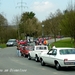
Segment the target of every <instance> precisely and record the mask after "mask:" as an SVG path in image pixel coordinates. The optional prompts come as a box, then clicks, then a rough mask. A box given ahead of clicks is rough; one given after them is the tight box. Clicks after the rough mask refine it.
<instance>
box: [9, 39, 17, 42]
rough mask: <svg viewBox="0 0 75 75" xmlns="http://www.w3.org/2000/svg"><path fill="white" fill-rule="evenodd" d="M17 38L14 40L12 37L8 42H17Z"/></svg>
mask: <svg viewBox="0 0 75 75" xmlns="http://www.w3.org/2000/svg"><path fill="white" fill-rule="evenodd" d="M15 41H16V40H14V39H10V40H8V42H15Z"/></svg>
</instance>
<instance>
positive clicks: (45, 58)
mask: <svg viewBox="0 0 75 75" xmlns="http://www.w3.org/2000/svg"><path fill="white" fill-rule="evenodd" d="M51 53H52V50H49V51H48V52H47V53H44V55H43V60H44V61H45V63H50V54H51Z"/></svg>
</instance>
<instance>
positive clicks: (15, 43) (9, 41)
mask: <svg viewBox="0 0 75 75" xmlns="http://www.w3.org/2000/svg"><path fill="white" fill-rule="evenodd" d="M16 45H17V41H16V39H9V40H8V41H7V43H6V46H16Z"/></svg>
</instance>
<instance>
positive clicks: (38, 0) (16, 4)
mask: <svg viewBox="0 0 75 75" xmlns="http://www.w3.org/2000/svg"><path fill="white" fill-rule="evenodd" d="M21 1H22V6H23V7H22V10H21V8H20V7H21ZM71 1H72V2H73V3H74V2H75V1H74V0H0V13H1V14H3V15H4V16H5V17H6V19H7V20H8V21H9V23H11V21H12V19H13V18H14V16H16V15H20V14H21V13H23V12H26V11H27V12H30V11H33V12H34V13H35V16H36V17H37V18H38V20H39V21H43V20H45V19H46V18H47V17H48V16H49V14H50V13H51V12H55V11H56V10H57V9H60V10H61V11H63V10H65V9H66V8H67V6H68V4H69V3H70V2H71Z"/></svg>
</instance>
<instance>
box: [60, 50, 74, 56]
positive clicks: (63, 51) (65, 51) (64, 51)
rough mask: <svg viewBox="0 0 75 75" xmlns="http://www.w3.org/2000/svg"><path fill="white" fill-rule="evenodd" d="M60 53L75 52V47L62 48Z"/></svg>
mask: <svg viewBox="0 0 75 75" xmlns="http://www.w3.org/2000/svg"><path fill="white" fill-rule="evenodd" d="M60 54H63V55H65V54H75V49H62V50H60Z"/></svg>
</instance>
